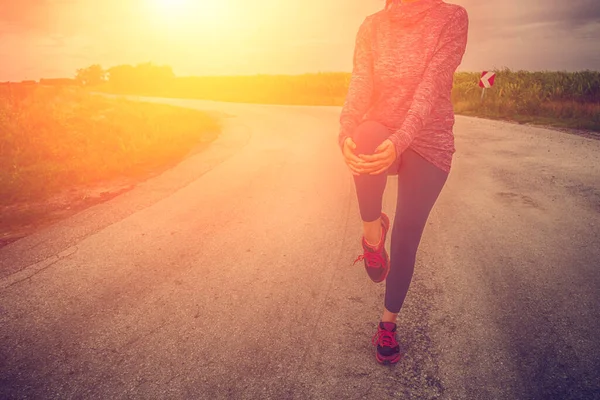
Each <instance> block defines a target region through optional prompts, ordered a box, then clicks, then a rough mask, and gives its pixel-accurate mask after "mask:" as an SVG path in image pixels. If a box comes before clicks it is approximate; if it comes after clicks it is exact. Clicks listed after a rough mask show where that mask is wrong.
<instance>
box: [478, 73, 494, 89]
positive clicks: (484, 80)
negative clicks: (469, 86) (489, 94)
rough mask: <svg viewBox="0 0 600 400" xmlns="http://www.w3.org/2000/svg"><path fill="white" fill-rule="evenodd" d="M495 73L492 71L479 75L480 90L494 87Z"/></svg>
mask: <svg viewBox="0 0 600 400" xmlns="http://www.w3.org/2000/svg"><path fill="white" fill-rule="evenodd" d="M495 77H496V73H495V72H492V71H483V72H482V73H481V79H480V80H479V86H480V87H482V88H486V89H489V88H491V87H492V86H494V78H495Z"/></svg>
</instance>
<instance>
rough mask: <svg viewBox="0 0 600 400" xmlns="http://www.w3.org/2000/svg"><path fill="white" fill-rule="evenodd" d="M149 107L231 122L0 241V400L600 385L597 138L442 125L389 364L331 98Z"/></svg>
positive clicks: (578, 391) (426, 392)
mask: <svg viewBox="0 0 600 400" xmlns="http://www.w3.org/2000/svg"><path fill="white" fill-rule="evenodd" d="M155 101H165V102H168V103H171V104H175V105H182V106H189V107H194V108H199V109H203V110H212V111H215V112H218V113H221V115H223V117H224V121H226V130H225V132H224V133H223V135H222V136H221V137H220V138H219V139H218V140H217V141H216V142H215V143H214V144H213V145H211V146H210V147H209V148H208V149H207V150H205V151H204V152H201V153H199V154H195V155H193V156H191V157H190V158H187V159H186V160H185V161H183V162H182V163H181V164H180V165H178V166H177V167H175V168H174V169H172V170H169V171H167V172H166V173H164V174H162V175H160V176H158V177H155V178H153V179H151V180H149V181H147V182H145V183H143V184H140V185H139V186H138V187H136V188H135V189H134V190H132V191H130V192H127V193H125V194H123V195H121V196H119V197H117V198H114V199H112V200H110V201H109V202H107V203H105V204H101V205H97V206H94V207H92V208H89V209H87V210H85V211H84V212H81V213H79V214H77V215H75V216H73V217H71V218H69V219H67V220H65V221H63V222H60V223H58V224H55V225H53V226H52V227H50V228H48V229H45V230H43V231H40V232H39V233H36V234H33V235H31V236H29V237H27V238H24V239H21V240H19V241H17V242H15V243H12V244H10V245H8V246H6V247H4V248H2V249H0V398H2V399H12V398H15V399H16V398H31V399H42V398H47V399H83V398H97V399H108V398H110V399H121V398H123V399H124V398H132V399H133V398H139V399H149V398H185V399H191V398H198V399H267V398H272V399H365V398H367V399H392V398H402V399H435V398H442V399H511V400H512V399H594V398H595V399H599V398H600V392H599V388H600V379H599V371H600V350H599V348H600V333H599V332H600V322H599V321H600V307H599V304H600V302H599V301H600V274H598V267H599V265H600V141H595V140H592V139H589V138H584V137H580V136H575V135H569V134H565V133H560V132H556V131H551V130H546V129H541V128H533V127H526V126H519V125H513V124H507V123H502V122H494V121H487V120H482V119H476V118H466V117H460V116H459V117H457V122H456V126H455V132H456V137H457V149H458V151H457V153H456V156H455V160H454V167H453V170H452V173H451V176H450V178H449V180H448V183H447V185H446V187H445V189H444V191H443V193H442V195H441V196H440V199H439V200H438V203H437V205H436V207H435V209H434V211H433V212H432V215H431V217H430V220H429V222H428V225H427V228H426V230H425V233H424V237H423V241H422V245H421V248H420V250H419V254H418V261H417V266H416V272H415V277H414V280H413V284H412V287H411V291H410V292H409V296H408V298H407V301H406V304H405V307H404V309H403V310H402V313H401V315H400V318H399V337H400V341H401V345H402V349H403V352H404V353H405V356H404V358H403V359H402V361H401V362H400V363H399V364H398V365H396V366H395V367H384V366H380V365H378V364H377V363H376V362H375V358H374V353H373V352H374V348H373V347H372V345H371V337H372V335H373V333H374V330H375V327H376V324H377V322H378V319H379V317H380V313H381V307H382V301H383V290H384V287H383V285H378V284H374V283H372V282H371V281H370V280H369V279H368V277H367V275H366V273H365V271H364V269H363V267H362V266H361V265H358V264H356V265H354V266H353V265H352V261H353V260H354V259H355V257H356V256H357V255H358V254H359V251H360V244H359V243H360V242H359V238H360V228H361V225H360V220H359V216H358V208H357V203H356V199H355V195H354V187H353V184H352V179H351V175H350V174H349V173H348V171H347V169H346V167H345V166H344V164H343V163H342V160H341V157H340V154H339V150H338V148H337V144H336V135H337V126H338V123H337V117H338V115H339V111H340V109H339V108H337V107H332V108H329V107H287V106H264V105H243V104H227V103H217V102H209V101H195V100H155ZM395 190H396V180H395V178H393V177H392V178H389V186H388V190H387V193H386V197H385V200H384V209H385V210H386V211H387V212H389V213H393V212H394V204H395V203H394V202H395V197H396V193H395ZM388 246H389V242H388Z"/></svg>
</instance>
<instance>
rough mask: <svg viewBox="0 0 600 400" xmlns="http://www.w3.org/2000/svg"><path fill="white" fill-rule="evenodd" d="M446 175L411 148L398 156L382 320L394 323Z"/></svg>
mask: <svg viewBox="0 0 600 400" xmlns="http://www.w3.org/2000/svg"><path fill="white" fill-rule="evenodd" d="M447 178H448V174H447V173H446V172H445V171H443V170H441V169H439V168H437V167H436V166H434V165H433V164H431V163H430V162H428V161H427V160H425V159H424V158H423V157H421V156H420V155H419V154H417V153H415V152H414V151H413V150H412V149H410V148H409V149H408V150H406V151H405V152H404V153H403V154H402V156H401V164H400V168H399V169H398V197H397V204H396V215H395V218H394V225H393V228H392V235H391V246H390V247H391V251H390V263H391V265H390V273H389V275H388V277H387V280H386V287H385V309H386V311H385V312H384V316H383V321H389V322H396V316H397V314H398V312H399V311H400V308H401V307H402V304H403V303H404V299H405V298H406V294H407V292H408V288H409V286H410V282H411V280H412V276H413V271H414V266H415V259H416V254H417V249H418V247H419V243H420V242H421V236H422V234H423V230H424V228H425V224H426V223H427V219H428V218H429V213H430V212H431V209H432V208H433V205H434V204H435V202H436V200H437V199H438V196H439V194H440V192H441V191H442V188H443V187H444V184H445V183H446V179H447Z"/></svg>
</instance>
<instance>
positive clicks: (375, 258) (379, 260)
mask: <svg viewBox="0 0 600 400" xmlns="http://www.w3.org/2000/svg"><path fill="white" fill-rule="evenodd" d="M362 260H366V262H367V266H368V267H371V268H378V267H381V266H383V264H385V260H384V259H383V256H382V255H381V254H379V253H373V252H370V251H368V252H365V253H364V254H361V255H359V256H358V257H357V258H356V260H354V263H353V265H354V264H356V263H357V262H359V261H362Z"/></svg>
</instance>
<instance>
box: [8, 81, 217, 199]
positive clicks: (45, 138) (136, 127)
mask: <svg viewBox="0 0 600 400" xmlns="http://www.w3.org/2000/svg"><path fill="white" fill-rule="evenodd" d="M219 131H220V127H219V124H218V122H217V121H215V120H214V119H213V118H211V117H209V116H207V115H205V114H204V113H202V112H199V111H194V110H187V109H181V108H176V107H170V106H166V105H159V104H144V103H135V102H131V101H126V100H119V99H108V98H105V97H102V96H91V95H89V94H87V93H86V92H84V91H83V90H81V89H72V88H69V89H66V88H65V89H61V88H52V87H41V86H40V87H19V86H11V87H1V88H0V205H7V204H11V203H14V202H18V201H27V200H37V199H43V198H45V197H46V196H49V195H51V194H53V193H56V192H57V191H58V190H61V189H65V188H69V187H72V186H74V185H82V184H90V183H94V182H98V181H103V180H107V179H112V178H115V177H124V176H130V177H134V176H139V175H141V174H144V173H147V172H148V171H150V170H153V169H155V168H160V167H162V166H165V165H168V164H170V163H172V162H174V160H177V159H179V158H180V157H183V156H184V155H185V154H186V152H188V151H189V150H190V148H191V147H193V146H195V145H197V144H199V143H202V142H207V141H210V140H212V139H214V138H215V137H216V136H217V135H218V133H219Z"/></svg>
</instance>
